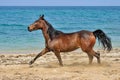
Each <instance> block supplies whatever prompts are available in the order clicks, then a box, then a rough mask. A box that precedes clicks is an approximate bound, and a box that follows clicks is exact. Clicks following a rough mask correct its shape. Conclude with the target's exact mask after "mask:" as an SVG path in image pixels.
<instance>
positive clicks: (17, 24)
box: [0, 24, 26, 26]
mask: <svg viewBox="0 0 120 80" xmlns="http://www.w3.org/2000/svg"><path fill="white" fill-rule="evenodd" d="M0 26H26V25H23V24H0Z"/></svg>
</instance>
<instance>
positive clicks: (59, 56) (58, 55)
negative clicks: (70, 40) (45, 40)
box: [54, 52, 63, 66]
mask: <svg viewBox="0 0 120 80" xmlns="http://www.w3.org/2000/svg"><path fill="white" fill-rule="evenodd" d="M54 53H55V55H56V57H57V59H58V61H59V64H60V66H63V63H62V59H61V55H60V52H54Z"/></svg>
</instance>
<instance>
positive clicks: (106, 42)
mask: <svg viewBox="0 0 120 80" xmlns="http://www.w3.org/2000/svg"><path fill="white" fill-rule="evenodd" d="M93 34H94V36H95V37H96V38H98V41H99V42H101V43H102V45H103V47H104V49H107V50H108V51H110V50H111V49H112V44H111V39H110V38H109V37H108V36H107V35H106V34H105V33H104V32H103V31H102V30H100V29H98V30H96V31H94V32H93Z"/></svg>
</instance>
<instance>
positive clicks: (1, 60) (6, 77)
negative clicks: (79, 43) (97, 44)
mask: <svg viewBox="0 0 120 80" xmlns="http://www.w3.org/2000/svg"><path fill="white" fill-rule="evenodd" d="M99 52H100V53H101V64H100V65H99V64H97V61H96V58H94V60H93V64H92V65H89V64H88V56H87V54H86V53H84V52H82V51H79V50H78V51H74V52H68V53H61V56H62V60H63V64H64V66H63V67H60V66H59V64H58V60H57V58H56V57H55V55H54V54H53V53H52V52H50V53H47V54H46V55H44V56H42V57H40V58H39V59H37V60H36V62H35V63H34V64H33V65H32V66H29V65H28V63H29V61H30V60H31V59H33V58H34V57H35V56H36V54H37V53H30V54H0V80H120V49H113V50H112V51H111V52H110V53H107V52H104V51H103V50H100V51H99Z"/></svg>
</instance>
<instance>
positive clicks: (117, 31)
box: [0, 6, 120, 53]
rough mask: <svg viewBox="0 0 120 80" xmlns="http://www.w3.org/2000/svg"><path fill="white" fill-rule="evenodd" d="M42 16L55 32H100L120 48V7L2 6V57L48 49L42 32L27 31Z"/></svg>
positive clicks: (0, 47) (0, 43)
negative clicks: (5, 54) (99, 30)
mask: <svg viewBox="0 0 120 80" xmlns="http://www.w3.org/2000/svg"><path fill="white" fill-rule="evenodd" d="M42 14H44V16H45V19H46V20H47V21H48V22H49V23H51V24H52V25H53V27H54V28H55V29H57V30H60V31H63V32H66V33H69V32H75V31H80V30H89V31H95V30H96V29H101V30H103V31H104V32H105V33H106V34H107V35H108V36H109V37H110V38H111V41H112V45H113V48H116V47H117V48H119V47H120V7H119V6H118V7H111V6H109V7H97V6H94V7H90V6H86V7H81V6H76V7H75V6H68V7H64V6H62V7H59V6H57V7H56V6H51V7H50V6H42V7H33V6H29V7H25V6H21V7H17V6H13V7H12V6H1V7H0V53H30V52H31V53H32V52H36V51H41V49H43V48H44V47H45V46H44V45H45V42H44V37H43V35H42V32H41V31H40V30H38V31H33V32H28V30H27V27H28V26H29V25H30V24H32V23H33V22H34V21H35V20H37V19H38V18H39V16H40V15H42ZM98 45H99V44H98ZM97 47H98V46H97Z"/></svg>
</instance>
